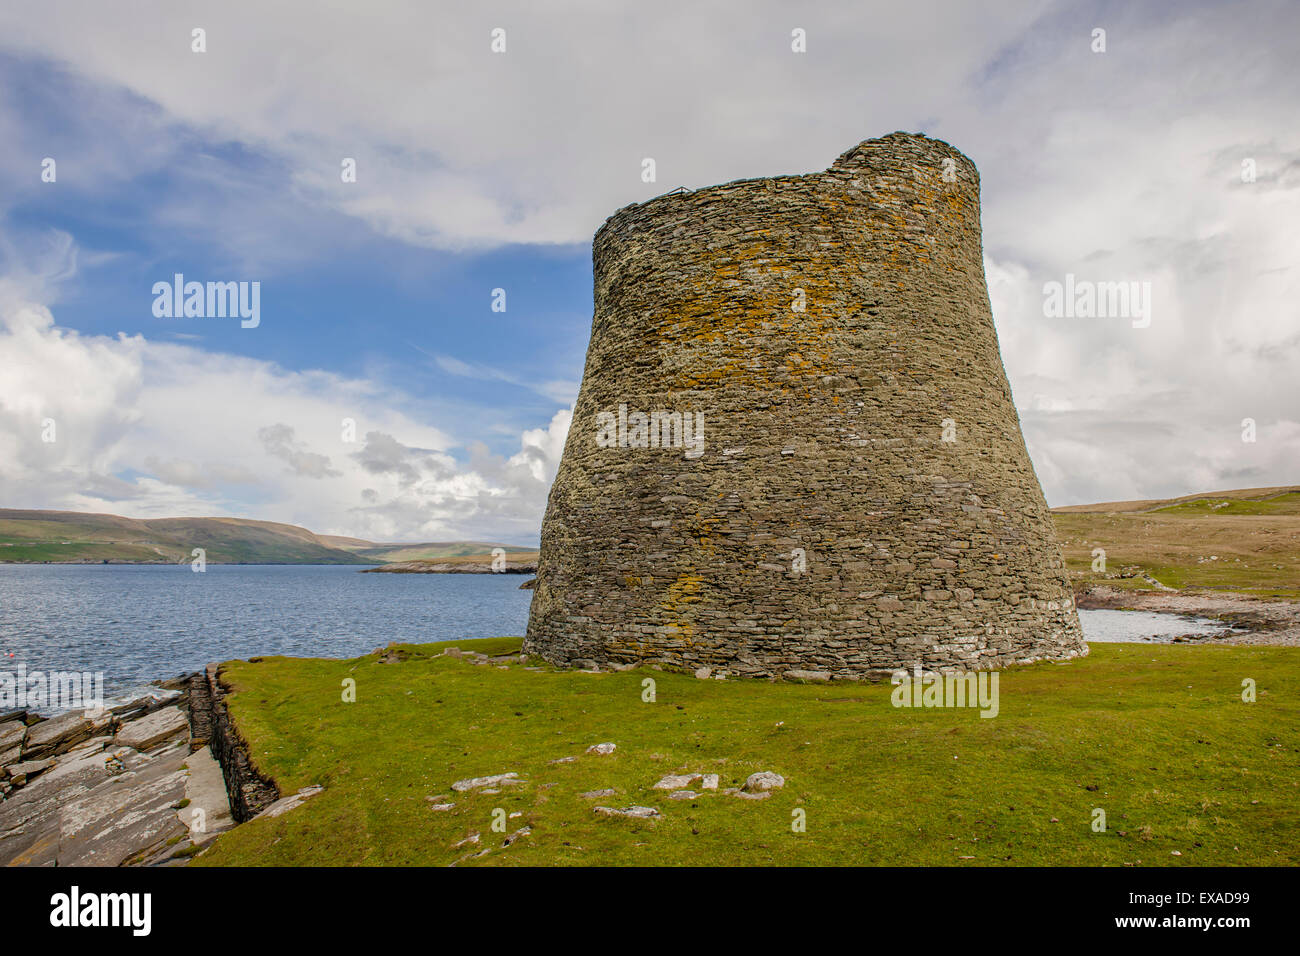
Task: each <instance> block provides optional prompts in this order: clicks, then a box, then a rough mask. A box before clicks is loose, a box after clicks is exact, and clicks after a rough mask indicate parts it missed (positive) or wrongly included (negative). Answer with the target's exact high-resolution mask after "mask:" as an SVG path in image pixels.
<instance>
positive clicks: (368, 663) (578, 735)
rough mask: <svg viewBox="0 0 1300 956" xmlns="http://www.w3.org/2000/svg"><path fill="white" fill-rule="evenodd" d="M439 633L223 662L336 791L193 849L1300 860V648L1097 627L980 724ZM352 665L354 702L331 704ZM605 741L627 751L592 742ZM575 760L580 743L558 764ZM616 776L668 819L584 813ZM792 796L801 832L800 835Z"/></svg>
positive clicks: (396, 859) (258, 854) (941, 860)
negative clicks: (1105, 823) (509, 775)
mask: <svg viewBox="0 0 1300 956" xmlns="http://www.w3.org/2000/svg"><path fill="white" fill-rule="evenodd" d="M459 644H460V646H462V647H465V648H466V649H469V648H474V649H479V650H488V651H489V652H492V653H500V652H503V651H505V650H508V649H511V648H517V647H518V641H517V640H512V639H498V640H496V641H494V642H459ZM445 646H447V645H425V646H422V647H418V648H409V647H408V648H407V649H408V650H410V651H412V652H414V653H415V655H416V656H415V657H413V658H412V659H410V660H407V661H404V662H402V663H399V664H380V663H378V660H377V658H376V657H375V656H368V657H364V658H359V659H356V660H351V661H330V660H301V659H290V658H266V659H264V660H263V661H261V662H259V663H256V664H252V663H246V662H237V663H235V664H232V665H230V666H229V669H228V671H227V674H228V677H229V678H231V679H232V680H233V681H234V683H235V686H236V688H237V693H236V694H235V695H234V697H233V698H232V703H231V706H232V710H233V712H234V714H235V716H236V719H237V720H238V722H239V726H240V728H241V730H242V731H243V732H244V733H245V735H246V736H247V737H248V739H249V740H250V742H251V750H252V752H253V755H254V759H255V760H256V761H257V763H258V764H259V765H260V766H261V767H262V768H263V769H264V770H265V771H267V772H268V773H270V774H271V775H272V776H274V777H275V778H276V779H277V780H278V781H279V783H280V785H281V787H282V789H283V790H284V791H285V792H292V791H293V790H295V789H296V788H299V787H302V786H306V785H308V784H315V783H320V784H324V785H325V787H326V790H325V792H324V793H323V794H321V795H320V796H318V797H316V798H314V799H313V800H311V801H309V802H308V803H307V804H306V805H305V806H303V807H301V808H299V809H296V810H294V811H292V812H291V813H289V814H286V815H284V816H282V817H279V818H276V819H268V820H259V821H256V822H253V823H250V824H247V825H245V826H242V827H239V828H237V829H236V830H234V831H232V832H231V833H228V834H226V835H223V836H222V837H220V838H218V840H217V842H216V845H215V847H214V848H213V849H212V850H210V851H209V852H208V853H206V854H204V855H203V856H201V857H200V858H198V860H197V862H198V863H199V864H200V865H220V864H282V865H297V864H326V865H329V864H349V865H352V864H432V865H445V864H448V863H451V862H453V861H456V860H458V859H460V858H462V857H463V856H465V854H466V853H467V852H469V850H453V849H452V844H453V843H455V842H457V841H459V840H461V839H463V838H465V837H466V836H467V835H468V834H470V833H473V832H478V833H481V834H482V843H481V844H480V847H482V846H489V847H494V848H495V849H494V850H493V852H491V853H489V854H488V855H487V856H486V857H484V858H483V859H482V860H475V861H470V860H466V861H465V863H466V864H468V863H471V862H473V863H484V864H495V865H510V864H551V863H560V864H630V863H637V864H645V865H665V866H666V865H682V864H686V865H690V864H716V863H727V864H762V863H784V864H795V865H798V864H905V865H910V864H937V865H947V864H954V865H990V864H992V865H1031V864H1110V865H1120V864H1124V863H1136V862H1137V861H1141V862H1142V864H1143V865H1184V866H1185V865H1210V864H1289V865H1294V864H1297V863H1300V801H1297V797H1298V796H1300V747H1298V746H1297V741H1300V703H1298V701H1300V696H1298V692H1300V651H1297V650H1296V649H1292V648H1255V647H1206V646H1200V647H1186V646H1177V645H1168V646H1142V645H1098V646H1096V647H1094V648H1093V652H1092V655H1091V656H1090V657H1088V658H1086V659H1084V660H1081V661H1074V662H1070V663H1068V664H1040V665H1034V666H1031V667H1027V668H1020V669H1017V670H1013V671H1007V672H1004V673H1003V674H1002V677H1001V714H1000V715H999V716H998V717H996V718H995V719H991V720H990V719H982V718H980V717H979V716H978V713H977V712H976V711H974V710H964V711H961V710H902V709H895V708H893V707H891V706H890V703H889V697H890V691H891V688H890V687H889V686H888V685H862V686H855V685H851V684H850V685H845V684H834V685H831V686H816V685H793V684H772V683H766V682H750V681H745V682H730V681H728V682H719V681H700V680H696V679H694V678H693V677H690V676H687V675H679V674H668V673H661V672H657V671H651V670H636V671H628V672H623V673H614V674H600V675H592V674H581V673H576V672H551V671H542V672H538V671H528V670H526V669H524V668H523V667H521V666H519V665H517V664H516V665H512V666H510V667H509V669H505V670H502V669H499V668H498V667H496V666H494V665H482V666H475V665H473V664H471V663H469V662H468V661H462V660H457V659H455V658H450V657H440V656H439V657H429V656H427V655H428V654H429V653H430V652H434V653H436V652H437V651H438V650H440V649H441V648H442V647H445ZM349 676H350V677H353V678H355V679H356V682H357V697H358V699H357V702H356V703H354V704H345V703H342V702H341V700H340V684H341V681H342V680H343V678H344V677H349ZM646 677H654V679H655V680H656V681H657V683H658V699H657V701H656V702H655V703H653V704H649V703H643V702H642V701H641V682H642V680H644V679H645V678H646ZM1244 677H1251V678H1254V679H1255V680H1256V681H1257V682H1258V687H1259V699H1258V702H1257V703H1254V704H1245V703H1242V702H1241V700H1240V696H1239V695H1240V690H1241V681H1242V678H1244ZM602 741H612V742H614V743H616V744H617V745H618V750H617V752H616V753H615V754H613V755H611V756H606V757H598V756H588V755H583V751H584V750H585V749H586V747H587V746H588V745H590V744H593V743H598V742H602ZM569 755H580V756H579V759H578V761H577V762H576V763H570V764H560V765H556V766H551V765H549V764H548V761H550V760H552V759H554V758H557V757H564V756H569ZM682 769H689V770H691V771H697V772H716V773H719V774H721V775H722V785H723V787H727V786H734V785H737V784H739V783H741V782H743V781H744V779H745V777H746V776H747V775H748V774H750V773H752V772H754V771H756V770H775V771H777V772H779V773H781V774H783V775H784V776H785V777H786V779H787V785H786V787H785V789H784V790H781V791H779V792H778V793H777V794H776V795H775V796H773V797H772V798H770V799H768V800H766V801H762V802H751V801H747V800H741V799H738V798H735V797H729V796H725V795H723V794H721V793H718V794H713V795H706V796H702V797H701V798H699V799H698V800H695V801H686V802H678V801H673V800H669V799H667V797H666V794H663V793H660V792H656V791H652V790H650V789H649V788H650V786H651V785H652V784H653V783H654V782H655V781H656V780H658V779H659V777H660V776H662V775H663V774H666V773H670V772H674V771H679V770H682ZM510 770H513V771H517V772H519V773H521V774H522V775H524V776H526V777H527V778H528V786H526V787H521V788H515V789H512V790H509V791H506V792H503V793H501V794H499V795H495V796H493V795H482V794H479V795H471V796H465V795H460V794H457V795H452V796H450V799H451V800H454V801H455V803H456V808H455V809H454V810H452V811H448V812H440V813H439V812H433V811H431V810H430V809H429V806H430V804H429V802H428V800H427V799H426V798H427V797H429V796H437V795H443V794H447V795H451V794H452V791H451V786H450V785H451V783H452V782H453V781H454V780H457V779H459V778H463V777H470V776H479V775H484V774H492V773H501V772H505V771H510ZM546 784H553V786H550V787H546V786H544V785H546ZM1090 785H1091V786H1096V787H1097V788H1098V789H1097V790H1096V791H1095V792H1090V791H1089V790H1087V789H1085V788H1086V787H1088V786H1090ZM605 787H615V788H617V789H618V790H619V794H618V796H616V797H610V798H606V799H601V800H596V801H594V803H597V804H605V805H610V806H616V807H624V806H629V805H631V804H642V805H651V806H657V807H659V808H660V809H661V811H662V812H663V814H664V818H663V819H661V820H658V821H650V822H646V821H626V820H611V819H605V818H601V817H597V816H596V815H595V814H594V813H593V812H592V809H591V807H592V804H593V801H588V800H583V799H580V798H579V797H578V794H579V793H581V792H583V791H587V790H593V789H601V788H605ZM495 807H502V808H504V809H506V810H507V811H508V812H515V811H519V812H521V813H522V814H523V815H522V816H520V817H518V818H517V819H514V820H511V821H509V830H510V831H511V832H513V831H515V830H516V829H518V828H519V827H520V826H523V825H525V824H527V825H530V826H531V827H532V828H533V829H532V833H531V834H529V835H528V836H525V837H522V838H521V839H519V840H518V841H517V842H515V843H514V844H513V845H512V846H510V847H509V848H505V849H502V848H500V847H501V842H502V839H503V837H504V834H501V833H493V832H492V831H491V829H490V814H491V811H492V809H493V808H495ZM797 807H799V808H803V809H804V810H806V812H807V821H808V825H807V832H806V833H803V834H795V833H792V832H791V827H790V821H791V811H792V810H793V809H795V808H797ZM1094 807H1102V808H1104V809H1105V810H1106V811H1107V814H1108V816H1109V823H1110V829H1109V830H1108V832H1106V833H1093V832H1092V831H1091V829H1090V826H1089V824H1090V821H1091V819H1092V816H1091V813H1092V810H1093V808H1094ZM1053 817H1055V818H1057V819H1058V820H1059V821H1060V822H1057V823H1053V822H1051V820H1052V818H1053ZM1119 831H1124V832H1125V833H1126V834H1127V835H1126V836H1120V835H1119ZM474 849H477V848H474ZM1174 850H1178V851H1180V852H1181V853H1182V856H1180V857H1175V856H1172V855H1171V851H1174ZM963 856H972V857H974V860H970V861H966V860H962V859H960V858H961V857H963Z"/></svg>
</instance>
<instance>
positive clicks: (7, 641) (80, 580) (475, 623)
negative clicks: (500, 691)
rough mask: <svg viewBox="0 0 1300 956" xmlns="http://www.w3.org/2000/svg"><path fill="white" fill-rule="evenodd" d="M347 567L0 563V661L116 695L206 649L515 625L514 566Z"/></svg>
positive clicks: (347, 652) (463, 633) (474, 632)
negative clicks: (66, 674)
mask: <svg viewBox="0 0 1300 956" xmlns="http://www.w3.org/2000/svg"><path fill="white" fill-rule="evenodd" d="M360 571H361V567H360V566H358V565H351V566H348V565H343V566H339V565H331V566H315V565H311V566H308V565H220V564H218V565H213V564H209V565H208V567H207V570H206V571H204V572H202V573H196V572H194V571H192V570H191V569H190V566H189V565H188V564H184V565H114V564H91V565H54V564H48V565H47V564H26V565H23V564H0V671H9V672H14V671H15V668H16V667H17V665H18V664H25V665H26V669H27V672H28V673H30V672H32V671H34V670H42V671H90V672H100V671H102V672H103V675H104V693H105V695H106V696H108V697H117V696H121V695H122V694H123V693H124V692H126V691H129V690H132V689H134V688H138V687H140V686H142V685H145V684H147V683H148V682H149V681H152V680H156V679H158V678H166V677H174V676H176V675H178V674H181V673H184V672H187V671H194V670H200V669H202V668H203V667H204V665H206V664H207V663H209V662H211V661H224V660H231V659H234V658H248V657H256V656H270V655H274V654H287V655H292V656H299V657H355V656H357V655H360V654H365V653H367V652H368V651H371V650H373V649H374V648H376V647H379V646H381V645H384V644H387V643H388V642H390V641H402V642H408V641H409V642H427V641H442V640H461V639H469V638H476V637H500V636H502V635H522V634H523V633H524V628H525V625H526V624H527V621H528V602H529V601H530V600H531V598H532V593H533V592H532V591H521V590H519V585H520V584H521V583H523V582H524V581H526V580H527V576H525V575H520V574H362V573H360Z"/></svg>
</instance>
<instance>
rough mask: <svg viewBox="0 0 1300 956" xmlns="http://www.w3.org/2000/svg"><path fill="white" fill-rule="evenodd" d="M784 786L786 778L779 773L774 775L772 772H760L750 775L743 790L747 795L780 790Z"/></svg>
mask: <svg viewBox="0 0 1300 956" xmlns="http://www.w3.org/2000/svg"><path fill="white" fill-rule="evenodd" d="M784 786H785V777H783V776H781V775H780V774H779V773H773V772H772V771H771V770H760V771H759V772H758V773H751V774H750V775H749V778H748V779H747V780H746V781H745V786H744V787H743V788H742V789H744V790H745V792H746V793H764V792H766V791H768V790H779V789H781V788H782V787H784Z"/></svg>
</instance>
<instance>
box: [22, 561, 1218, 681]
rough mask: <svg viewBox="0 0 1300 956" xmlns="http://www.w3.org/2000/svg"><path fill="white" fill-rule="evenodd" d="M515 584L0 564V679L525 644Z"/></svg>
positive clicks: (135, 675)
mask: <svg viewBox="0 0 1300 956" xmlns="http://www.w3.org/2000/svg"><path fill="white" fill-rule="evenodd" d="M524 580H526V578H525V577H524V576H523V575H518V574H361V573H360V568H359V567H357V566H338V565H331V566H304V565H211V564H210V565H208V568H207V570H206V571H205V572H203V573H195V572H194V571H192V570H190V566H189V565H104V564H92V565H52V564H51V565H45V564H37V565H18V564H0V672H11V673H12V672H15V670H16V668H17V667H18V665H20V664H23V665H25V666H26V670H27V672H28V673H31V672H32V671H35V670H41V671H45V672H49V671H88V672H102V673H103V675H104V677H103V680H104V687H103V690H104V694H105V696H107V697H110V698H118V697H122V696H124V695H127V694H130V693H134V692H137V691H139V690H141V689H143V688H144V687H145V686H147V684H148V683H149V682H150V681H153V680H156V679H159V678H166V677H174V676H176V675H178V674H181V673H184V672H188V671H194V670H199V669H201V668H202V667H203V666H204V665H206V664H207V663H209V662H210V661H225V660H231V659H235V658H248V657H256V656H270V655H275V654H285V655H291V656H299V657H355V656H357V655H360V654H364V653H367V652H368V651H371V650H373V649H374V648H376V647H379V646H382V645H384V644H387V643H389V642H390V641H401V642H427V641H444V640H466V639H470V638H476V637H499V636H502V635H522V634H523V633H524V629H525V626H526V625H527V621H528V603H529V601H530V600H531V598H532V593H533V592H532V591H521V590H520V589H519V585H520V584H521V583H522V582H523V581H524ZM1079 619H1080V622H1081V623H1082V625H1083V630H1084V636H1085V637H1086V638H1087V640H1089V641H1144V642H1161V641H1168V640H1170V639H1172V637H1173V636H1175V635H1179V634H1187V633H1193V632H1206V631H1217V630H1222V626H1221V625H1217V624H1214V623H1213V622H1208V621H1204V620H1198V619H1192V618H1188V617H1184V616H1181V615H1173V614H1153V613H1149V612H1134V611H1110V610H1084V611H1080V612H1079Z"/></svg>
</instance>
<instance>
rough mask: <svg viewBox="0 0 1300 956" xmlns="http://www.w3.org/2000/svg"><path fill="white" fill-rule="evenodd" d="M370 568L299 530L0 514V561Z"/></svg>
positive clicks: (208, 521)
mask: <svg viewBox="0 0 1300 956" xmlns="http://www.w3.org/2000/svg"><path fill="white" fill-rule="evenodd" d="M194 548H203V549H205V551H206V552H207V555H206V557H207V560H208V562H209V563H213V564H222V563H244V564H369V563H373V562H370V561H367V560H366V559H365V558H361V557H357V556H356V555H354V554H352V553H351V552H349V551H344V550H341V549H339V548H333V547H328V546H326V545H325V544H323V543H321V541H320V540H319V539H318V538H317V537H316V536H315V535H314V534H312V533H311V532H310V531H308V530H307V529H306V528H299V527H297V526H296V525H288V524H278V523H276V522H270V521H250V520H245V519H241V518H158V519H149V520H141V519H135V518H123V517H121V516H120V515H98V514H82V513H80V512H70V511H18V510H12V509H0V561H104V560H108V561H141V562H162V563H180V562H188V561H189V560H190V559H191V552H192V551H193V549H194Z"/></svg>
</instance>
